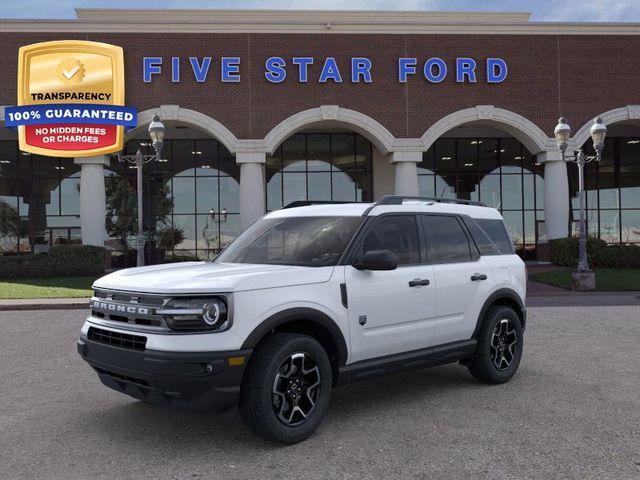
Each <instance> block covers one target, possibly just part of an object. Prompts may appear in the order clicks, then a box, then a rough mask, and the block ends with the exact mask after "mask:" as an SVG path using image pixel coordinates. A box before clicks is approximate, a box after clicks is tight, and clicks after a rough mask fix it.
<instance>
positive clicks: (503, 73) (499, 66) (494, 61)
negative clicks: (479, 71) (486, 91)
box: [487, 58, 508, 83]
mask: <svg viewBox="0 0 640 480" xmlns="http://www.w3.org/2000/svg"><path fill="white" fill-rule="evenodd" d="M507 70H508V69H507V62H505V61H504V60H503V59H501V58H487V82H488V83H502V82H504V81H505V79H506V78H507Z"/></svg>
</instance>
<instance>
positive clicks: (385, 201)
mask: <svg viewBox="0 0 640 480" xmlns="http://www.w3.org/2000/svg"><path fill="white" fill-rule="evenodd" d="M405 200H419V201H423V202H436V203H457V204H461V205H475V206H478V207H486V205H485V204H484V203H482V202H477V201H475V200H463V199H461V198H437V197H412V196H407V195H385V196H384V197H382V198H381V199H380V200H378V201H377V202H376V206H377V205H402V202H403V201H405Z"/></svg>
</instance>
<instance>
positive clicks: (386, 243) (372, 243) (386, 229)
mask: <svg viewBox="0 0 640 480" xmlns="http://www.w3.org/2000/svg"><path fill="white" fill-rule="evenodd" d="M381 249H384V250H391V251H392V252H393V253H395V254H396V256H397V257H398V265H411V264H415V263H420V243H419V241H418V228H417V225H416V219H415V217H413V216H411V215H398V216H389V217H382V218H380V219H378V220H377V221H376V223H375V224H374V225H373V227H372V228H371V230H369V231H368V232H367V234H366V237H365V238H364V244H363V249H362V251H363V252H367V251H369V250H381Z"/></svg>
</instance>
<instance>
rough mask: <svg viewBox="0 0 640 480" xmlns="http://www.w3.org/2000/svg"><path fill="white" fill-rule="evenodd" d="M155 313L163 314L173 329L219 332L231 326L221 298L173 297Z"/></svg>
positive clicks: (225, 305)
mask: <svg viewBox="0 0 640 480" xmlns="http://www.w3.org/2000/svg"><path fill="white" fill-rule="evenodd" d="M156 313H157V314H160V315H163V316H164V320H165V322H167V325H168V326H169V328H171V329H173V330H211V331H217V332H221V331H223V330H227V329H228V328H229V327H230V326H231V321H230V318H229V315H228V312H227V303H226V301H225V299H223V298H217V297H216V298H173V299H171V300H169V302H167V303H166V304H165V305H164V306H163V307H162V308H161V309H158V310H156Z"/></svg>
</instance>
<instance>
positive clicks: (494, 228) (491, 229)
mask: <svg viewBox="0 0 640 480" xmlns="http://www.w3.org/2000/svg"><path fill="white" fill-rule="evenodd" d="M474 220H475V222H477V224H478V225H479V226H480V227H481V228H482V230H483V231H484V233H485V234H486V235H487V236H488V237H489V239H490V240H491V241H492V242H493V243H494V245H495V247H496V248H497V249H498V252H499V253H500V255H511V254H513V253H514V251H513V243H512V242H511V238H510V237H509V234H508V233H507V229H506V227H505V226H504V222H503V221H502V220H496V219H491V218H476V219H474ZM472 235H473V231H472ZM474 239H475V235H474ZM478 248H480V245H478ZM481 253H482V250H481ZM483 255H491V254H489V253H486V254H483ZM494 255H495V254H494Z"/></svg>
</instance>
